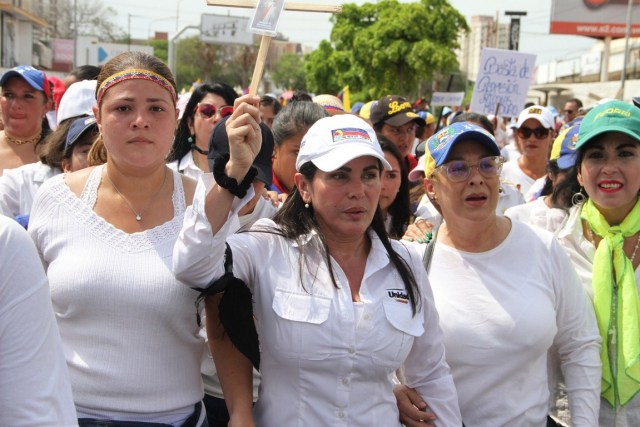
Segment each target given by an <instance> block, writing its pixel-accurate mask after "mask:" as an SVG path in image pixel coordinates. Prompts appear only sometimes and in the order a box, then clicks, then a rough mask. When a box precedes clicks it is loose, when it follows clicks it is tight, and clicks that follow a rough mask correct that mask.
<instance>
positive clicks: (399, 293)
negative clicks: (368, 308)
mask: <svg viewBox="0 0 640 427" xmlns="http://www.w3.org/2000/svg"><path fill="white" fill-rule="evenodd" d="M387 295H389V298H393V299H394V300H396V301H398V302H401V303H402V304H408V303H409V294H408V293H407V291H406V290H404V289H387Z"/></svg>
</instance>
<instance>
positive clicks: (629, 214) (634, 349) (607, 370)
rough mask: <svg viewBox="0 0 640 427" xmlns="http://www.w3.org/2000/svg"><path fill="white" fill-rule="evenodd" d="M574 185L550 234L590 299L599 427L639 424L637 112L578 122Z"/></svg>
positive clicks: (626, 109) (617, 111)
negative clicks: (598, 343)
mask: <svg viewBox="0 0 640 427" xmlns="http://www.w3.org/2000/svg"><path fill="white" fill-rule="evenodd" d="M560 185H565V186H568V187H570V188H575V186H576V185H579V187H580V192H579V193H576V195H575V196H574V197H573V203H574V206H573V207H571V209H570V210H569V213H568V218H567V219H566V221H565V222H564V223H563V224H562V225H561V227H560V229H559V230H557V231H556V236H557V237H558V239H559V240H560V243H561V244H562V245H563V246H564V247H565V249H566V251H567V253H568V255H569V257H570V258H571V260H572V261H573V265H574V267H575V269H576V271H577V273H578V276H579V277H580V279H581V281H582V285H583V287H584V288H585V289H586V291H587V293H588V294H589V296H590V297H591V299H592V300H593V307H594V308H595V314H596V317H597V320H598V327H599V329H600V335H601V337H602V340H603V341H602V342H603V345H602V351H601V353H600V356H601V359H602V378H601V382H602V400H601V403H600V425H601V426H611V427H631V426H638V425H640V300H639V297H638V294H639V293H640V268H639V267H640V250H639V248H640V202H639V197H638V194H639V192H640V109H638V108H637V107H635V106H633V105H631V104H627V103H624V102H621V101H610V102H608V103H605V104H602V105H599V106H596V107H595V108H594V109H592V110H591V111H590V112H589V113H588V114H587V115H586V116H585V117H584V119H583V120H582V123H581V124H580V131H579V133H578V141H577V144H576V167H575V169H574V171H573V172H572V173H571V174H570V176H569V177H567V179H566V180H565V182H564V183H563V184H560Z"/></svg>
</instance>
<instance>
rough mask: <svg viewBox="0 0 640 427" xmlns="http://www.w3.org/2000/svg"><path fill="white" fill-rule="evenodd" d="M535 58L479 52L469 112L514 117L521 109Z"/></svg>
mask: <svg viewBox="0 0 640 427" xmlns="http://www.w3.org/2000/svg"><path fill="white" fill-rule="evenodd" d="M535 62H536V55H533V54H529V53H521V52H516V51H513V50H504V49H490V48H485V49H483V50H482V55H481V56H480V68H479V70H478V77H477V79H476V84H475V87H474V90H473V98H471V111H473V112H474V113H482V114H496V111H499V114H500V115H502V116H510V117H516V116H518V114H520V111H522V109H523V108H524V104H525V102H526V101H527V92H528V91H529V85H530V84H531V80H532V78H533V71H534V66H535Z"/></svg>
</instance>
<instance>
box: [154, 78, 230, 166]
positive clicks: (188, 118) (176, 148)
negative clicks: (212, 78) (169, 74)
mask: <svg viewBox="0 0 640 427" xmlns="http://www.w3.org/2000/svg"><path fill="white" fill-rule="evenodd" d="M209 93H213V94H216V95H218V96H220V97H222V98H223V99H224V102H225V103H226V104H227V105H233V101H235V100H236V98H238V94H237V93H236V91H235V90H233V88H232V87H231V86H229V85H227V84H224V83H219V82H215V83H202V84H201V85H199V86H197V87H196V88H195V89H194V90H193V93H192V94H191V97H190V98H189V102H187V105H186V106H185V107H184V114H183V115H182V118H181V119H180V123H178V129H177V130H176V137H175V139H174V141H173V147H172V148H171V152H170V153H169V155H168V156H167V163H169V162H173V161H176V160H180V159H181V158H183V157H184V156H185V154H187V153H188V152H189V151H190V150H191V142H189V137H193V135H191V131H190V130H189V124H191V123H193V120H194V117H195V114H196V106H197V105H198V103H199V102H200V101H202V99H203V98H204V97H205V96H207V94H209ZM194 143H195V141H194ZM207 145H208V143H207Z"/></svg>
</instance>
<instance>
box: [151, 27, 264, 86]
mask: <svg viewBox="0 0 640 427" xmlns="http://www.w3.org/2000/svg"><path fill="white" fill-rule="evenodd" d="M154 48H155V47H154ZM256 54H257V49H256V48H255V47H254V46H244V47H238V46H224V45H214V44H207V43H202V42H201V41H200V38H199V36H193V37H188V38H183V39H180V40H179V41H178V42H177V43H176V79H177V82H178V88H179V89H180V90H182V89H188V88H190V87H191V85H192V84H193V83H194V82H196V81H200V82H205V81H209V82H222V83H226V84H228V85H229V86H231V87H237V86H241V87H248V86H249V83H250V80H251V73H252V72H253V66H254V64H255V61H256Z"/></svg>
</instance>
